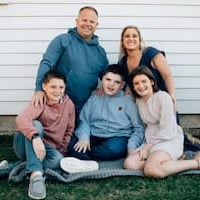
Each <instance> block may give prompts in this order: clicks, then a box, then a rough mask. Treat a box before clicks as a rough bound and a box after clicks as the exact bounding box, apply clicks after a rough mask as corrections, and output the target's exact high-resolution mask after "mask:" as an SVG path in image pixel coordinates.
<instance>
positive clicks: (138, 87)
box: [124, 66, 200, 178]
mask: <svg viewBox="0 0 200 200" xmlns="http://www.w3.org/2000/svg"><path fill="white" fill-rule="evenodd" d="M130 78H131V80H132V88H131V89H132V93H133V95H134V97H136V103H137V105H138V108H139V112H140V116H141V118H142V120H143V121H144V123H145V124H146V130H145V142H144V143H143V144H142V145H141V146H140V147H139V148H138V149H137V150H136V151H135V152H133V153H130V154H129V155H128V157H127V158H126V159H125V162H124V167H125V168H127V169H134V170H144V173H145V175H147V176H151V177H155V178H163V177H166V176H169V175H171V174H174V173H178V172H181V171H185V170H189V169H200V157H199V158H194V159H192V160H178V159H179V158H180V157H181V155H182V153H183V130H182V128H181V127H180V126H179V125H177V122H176V116H175V114H174V109H173V102H172V99H171V98H170V96H169V94H168V93H167V92H165V91H161V90H159V89H158V87H157V82H156V79H155V78H154V76H153V74H152V73H151V71H150V70H149V69H148V68H147V67H146V66H143V67H138V68H136V69H135V70H134V71H133V72H132V73H131V76H130Z"/></svg>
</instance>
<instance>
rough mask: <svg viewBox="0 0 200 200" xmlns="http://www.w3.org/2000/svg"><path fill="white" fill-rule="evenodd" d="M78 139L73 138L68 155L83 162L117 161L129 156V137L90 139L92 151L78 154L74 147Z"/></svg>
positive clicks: (93, 137)
mask: <svg viewBox="0 0 200 200" xmlns="http://www.w3.org/2000/svg"><path fill="white" fill-rule="evenodd" d="M77 142H78V138H77V137H76V136H73V137H72V138H71V141H70V144H69V146H68V155H69V156H72V157H76V158H79V159H82V160H98V161H100V160H116V159H119V158H124V157H125V156H126V155H127V144H128V137H110V138H99V137H95V136H91V137H90V148H91V150H90V151H86V153H83V152H77V151H75V150H74V145H75V144H76V143H77Z"/></svg>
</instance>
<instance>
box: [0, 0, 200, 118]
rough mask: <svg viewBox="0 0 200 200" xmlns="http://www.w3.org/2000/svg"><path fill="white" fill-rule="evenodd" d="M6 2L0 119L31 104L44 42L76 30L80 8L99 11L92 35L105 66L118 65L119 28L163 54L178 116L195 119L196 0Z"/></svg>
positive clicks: (0, 11) (198, 91)
mask: <svg viewBox="0 0 200 200" xmlns="http://www.w3.org/2000/svg"><path fill="white" fill-rule="evenodd" d="M1 2H2V3H5V2H6V1H1V0H0V3H1ZM7 2H8V4H7V5H5V4H4V5H0V115H16V114H18V113H19V112H20V111H21V110H22V109H23V107H24V106H25V104H26V103H27V101H28V100H30V98H31V96H32V95H33V92H34V84H35V77H36V72H37V68H38V64H39V62H40V60H41V57H42V54H43V52H44V51H45V49H46V47H47V45H48V43H49V41H50V40H51V39H53V38H54V37H55V36H56V35H57V34H59V33H63V32H66V31H67V29H68V28H69V27H73V26H75V17H76V15H77V12H78V10H79V9H80V8H81V7H82V6H85V5H92V6H95V7H96V8H97V10H98V11H99V27H98V30H97V32H96V33H97V34H98V35H99V39H100V42H101V44H102V45H103V46H104V48H105V49H106V51H107V53H108V57H109V60H110V63H115V62H117V58H118V50H119V39H120V33H121V30H122V28H123V27H124V26H126V25H136V26H138V27H139V28H140V29H141V33H142V36H143V39H144V40H145V44H146V46H149V45H152V46H155V47H157V48H159V49H162V50H164V51H165V52H166V55H167V59H168V63H169V64H170V66H171V69H172V72H173V76H174V80H175V86H176V93H177V99H178V109H179V112H180V113H182V114H199V113H200V1H199V0H190V1H188V0H123V1H121V0H116V1H114V0H109V1H107V0H104V1H100V0H84V1H80V0H79V1H78V0H70V1H67V0H10V1H9V0H8V1H7Z"/></svg>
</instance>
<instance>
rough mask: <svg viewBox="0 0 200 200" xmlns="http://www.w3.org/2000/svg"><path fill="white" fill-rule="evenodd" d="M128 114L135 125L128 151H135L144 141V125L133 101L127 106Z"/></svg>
mask: <svg viewBox="0 0 200 200" xmlns="http://www.w3.org/2000/svg"><path fill="white" fill-rule="evenodd" d="M127 112H128V114H129V117H130V120H131V122H132V125H133V130H132V135H131V137H130V138H129V141H128V149H129V151H134V150H136V149H137V148H138V147H139V146H140V145H141V144H142V143H143V141H144V124H143V122H142V120H141V118H140V115H139V111H138V108H137V106H136V104H135V103H134V102H133V101H131V102H130V103H129V104H127Z"/></svg>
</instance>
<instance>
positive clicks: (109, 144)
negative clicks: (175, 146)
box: [61, 64, 144, 172]
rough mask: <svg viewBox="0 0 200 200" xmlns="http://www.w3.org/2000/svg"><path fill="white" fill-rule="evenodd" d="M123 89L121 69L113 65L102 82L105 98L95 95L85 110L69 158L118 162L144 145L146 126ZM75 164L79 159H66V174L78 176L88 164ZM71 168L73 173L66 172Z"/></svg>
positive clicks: (109, 67) (85, 106) (63, 163)
mask: <svg viewBox="0 0 200 200" xmlns="http://www.w3.org/2000/svg"><path fill="white" fill-rule="evenodd" d="M123 87H124V77H123V72H122V70H121V67H120V66H119V65H117V64H113V65H109V66H108V68H107V70H106V72H105V73H104V75H103V78H102V88H103V91H104V93H103V95H100V96H99V95H97V94H96V93H94V94H93V95H92V96H91V97H90V98H89V99H88V101H87V102H86V103H85V105H84V106H83V108H82V110H81V113H80V116H79V120H80V121H79V126H78V127H77V128H76V130H75V136H73V137H72V139H71V142H70V144H69V146H68V147H69V150H68V156H71V157H75V158H78V159H81V160H96V161H100V160H116V159H119V158H124V157H125V156H126V155H127V150H128V151H129V152H130V151H134V150H135V149H136V148H137V147H139V146H140V145H141V144H142V142H143V138H144V127H143V123H142V121H141V119H140V115H139V113H138V108H137V106H136V105H135V103H134V102H133V99H132V97H131V96H129V95H125V94H124V92H123V90H122V88H123ZM68 161H69V162H68ZM73 161H75V162H76V161H77V159H74V158H73V159H72V158H64V159H63V161H62V162H61V163H62V164H61V167H62V165H64V166H65V170H67V171H68V172H74V170H76V169H77V168H79V167H80V166H82V165H81V164H82V163H84V162H82V161H80V162H79V163H78V164H77V165H73ZM85 163H87V162H85ZM88 163H90V162H88ZM70 166H71V167H72V166H73V167H72V168H73V169H72V171H70V169H66V168H70ZM86 166H87V164H86ZM75 168H76V169H75Z"/></svg>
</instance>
